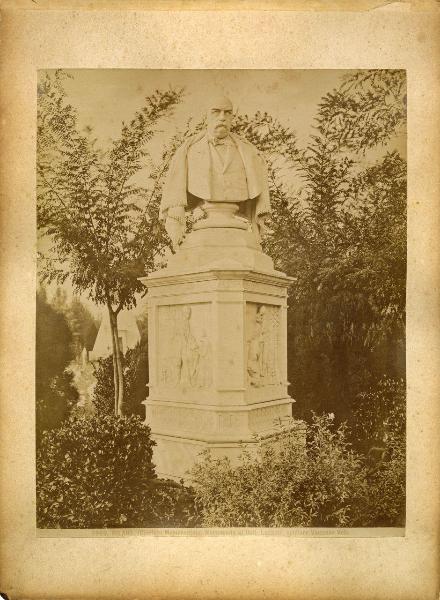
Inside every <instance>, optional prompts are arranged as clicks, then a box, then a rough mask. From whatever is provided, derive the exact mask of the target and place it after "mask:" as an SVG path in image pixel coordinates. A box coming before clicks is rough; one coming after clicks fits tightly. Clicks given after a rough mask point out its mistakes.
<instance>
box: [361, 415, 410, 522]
mask: <svg viewBox="0 0 440 600" xmlns="http://www.w3.org/2000/svg"><path fill="white" fill-rule="evenodd" d="M383 446H384V447H383V449H382V451H381V454H380V457H379V459H378V460H377V459H376V460H375V461H370V462H373V464H372V466H371V467H370V469H369V472H368V476H367V481H368V496H367V505H366V507H365V508H364V510H363V523H362V524H363V525H365V526H369V527H374V526H375V527H380V526H382V527H384V526H387V527H403V526H404V525H405V500H406V495H405V486H406V440H405V407H404V404H397V405H396V406H394V408H393V409H392V411H391V413H390V415H389V416H388V417H387V418H386V419H385V421H384V440H383Z"/></svg>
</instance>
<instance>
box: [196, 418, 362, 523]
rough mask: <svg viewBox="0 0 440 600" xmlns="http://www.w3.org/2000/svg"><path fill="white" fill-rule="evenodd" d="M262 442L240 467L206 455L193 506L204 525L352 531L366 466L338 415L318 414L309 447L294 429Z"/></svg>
mask: <svg viewBox="0 0 440 600" xmlns="http://www.w3.org/2000/svg"><path fill="white" fill-rule="evenodd" d="M277 437H278V440H277V442H276V443H270V444H264V442H263V441H260V442H259V444H258V448H257V451H256V453H255V455H253V454H252V453H251V452H249V451H244V452H243V454H242V456H241V460H240V462H239V464H238V466H236V467H233V466H232V465H231V463H230V461H229V459H227V458H224V459H213V458H212V457H211V456H210V454H209V452H206V453H205V454H204V456H203V460H202V461H201V462H200V463H199V464H197V465H196V466H195V467H194V469H193V471H192V476H193V481H194V489H195V495H196V503H197V505H198V506H199V510H200V512H201V515H202V522H203V525H204V526H207V527H298V526H319V525H326V526H348V525H350V524H351V523H352V522H354V521H356V520H357V518H358V511H359V506H360V504H361V501H362V499H363V498H364V497H365V492H366V480H365V467H364V465H363V461H362V459H361V457H360V456H359V455H357V454H356V453H355V452H354V451H353V450H351V449H350V447H349V443H348V442H347V441H346V429H345V426H340V427H339V428H337V429H336V428H335V426H334V425H333V416H332V415H327V416H322V417H317V416H314V418H313V423H312V425H311V426H309V427H308V442H307V446H306V447H302V446H301V445H300V444H299V443H298V439H297V437H296V435H295V431H294V430H289V428H287V429H284V430H282V431H280V433H279V434H278V436H277Z"/></svg>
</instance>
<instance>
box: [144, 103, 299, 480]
mask: <svg viewBox="0 0 440 600" xmlns="http://www.w3.org/2000/svg"><path fill="white" fill-rule="evenodd" d="M232 110H233V107H232V103H231V101H230V100H229V99H228V98H225V97H222V96H218V97H215V98H213V99H212V100H211V101H210V102H209V106H208V110H207V129H206V131H204V132H202V133H200V134H197V135H195V136H192V137H190V138H189V139H188V140H187V141H185V142H184V143H183V145H182V146H181V147H180V148H178V150H177V151H176V153H175V155H174V157H173V159H172V161H171V163H170V167H169V171H168V175H167V180H166V183H165V185H164V189H163V195H162V202H161V207H160V211H161V218H162V219H163V220H164V221H165V227H166V230H167V232H168V235H169V237H170V239H171V241H172V244H173V248H174V250H175V254H173V255H172V256H171V257H170V259H169V260H168V264H167V266H166V268H165V269H162V270H160V271H156V272H154V273H152V274H150V275H149V276H148V277H145V278H143V279H142V281H143V282H144V284H145V285H146V286H147V288H148V328H149V329H148V332H149V340H148V343H149V368H150V373H149V387H150V394H149V397H148V399H147V400H146V402H145V404H146V423H147V424H148V425H149V426H150V427H151V431H152V437H153V438H154V439H155V441H156V443H157V446H156V448H155V450H154V458H153V462H154V463H155V464H156V470H157V472H158V474H159V476H162V477H172V478H176V479H179V478H184V479H188V477H189V476H188V471H189V470H190V469H191V467H192V466H193V464H194V463H195V461H196V460H197V457H198V455H199V454H200V452H201V451H202V450H203V449H205V448H209V449H210V450H211V451H212V453H213V454H214V455H215V456H218V457H222V456H228V457H230V459H231V460H232V461H234V460H236V459H237V457H238V456H239V455H240V453H241V452H242V450H243V446H244V445H247V447H252V444H254V445H255V443H256V436H259V437H260V438H262V439H264V440H267V441H268V442H270V440H271V437H273V434H274V431H275V429H274V426H275V423H276V422H277V421H279V420H283V418H286V417H290V416H291V409H292V402H293V400H292V399H291V398H290V397H289V395H288V393H287V386H288V381H287V356H286V346H287V343H286V342H287V341H286V331H287V323H286V309H287V287H288V284H289V278H288V277H287V276H286V275H285V274H284V273H281V272H279V271H276V270H275V269H274V266H273V261H272V259H271V258H270V257H269V256H268V255H266V254H264V253H263V251H262V248H261V243H260V242H261V237H262V236H264V233H265V219H266V217H267V216H268V215H269V214H270V198H269V187H268V181H267V171H266V166H265V162H264V158H263V156H262V155H261V154H260V152H259V151H258V149H257V148H256V147H255V146H253V145H252V144H250V143H249V142H248V141H246V140H244V139H242V138H241V137H239V136H237V135H234V134H233V133H231V122H232V118H233V112H232ZM194 210H197V211H198V212H199V214H200V215H201V218H199V219H198V220H197V221H196V222H195V224H194V225H193V227H192V231H191V232H190V233H188V234H186V225H187V223H186V221H187V215H188V212H189V211H194ZM298 429H299V432H298V435H299V436H300V437H301V435H303V430H302V429H301V425H300V424H298Z"/></svg>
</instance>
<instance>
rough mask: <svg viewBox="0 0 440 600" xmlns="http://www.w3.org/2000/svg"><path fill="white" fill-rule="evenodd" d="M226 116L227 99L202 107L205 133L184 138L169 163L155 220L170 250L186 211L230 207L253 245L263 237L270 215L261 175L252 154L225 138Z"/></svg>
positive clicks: (264, 176) (229, 113)
mask: <svg viewBox="0 0 440 600" xmlns="http://www.w3.org/2000/svg"><path fill="white" fill-rule="evenodd" d="M232 110H233V107H232V103H231V101H230V100H229V99H228V98H226V97H224V96H216V97H214V98H213V99H212V100H211V101H210V102H209V103H208V108H207V114H206V122H207V128H206V130H205V131H203V132H201V133H199V134H196V135H193V136H191V137H190V138H188V139H187V140H186V141H185V142H184V143H183V144H182V145H181V146H180V147H179V148H178V149H177V151H176V153H175V154H174V157H173V159H172V160H171V163H170V167H169V171H168V174H167V178H166V181H165V184H164V188H163V194H162V201H161V206H160V216H161V218H162V219H163V220H165V228H166V230H167V232H168V235H169V236H170V239H171V241H172V243H173V247H174V249H176V248H177V247H178V246H179V244H180V242H181V241H182V240H183V238H184V236H185V230H186V211H188V210H192V209H194V208H197V207H200V208H201V209H202V210H203V211H205V210H206V211H207V210H208V208H211V209H212V208H213V207H214V210H215V207H219V206H226V208H227V204H228V203H229V204H230V205H236V206H237V207H238V208H237V217H238V218H241V221H242V222H245V223H247V225H245V226H244V227H247V226H248V227H249V228H250V229H252V231H253V232H254V234H255V236H256V237H257V239H259V238H260V234H262V233H264V219H265V217H266V216H267V215H268V214H269V213H270V200H269V188H268V181H267V169H266V166H265V162H264V159H263V157H262V155H261V154H260V152H259V151H258V149H257V148H256V147H255V146H254V145H252V144H251V143H249V142H248V141H247V140H244V139H243V138H241V137H239V136H237V135H235V134H233V133H231V123H232V118H233V113H232ZM205 214H206V213H205ZM217 226H220V225H217ZM226 226H227V225H226Z"/></svg>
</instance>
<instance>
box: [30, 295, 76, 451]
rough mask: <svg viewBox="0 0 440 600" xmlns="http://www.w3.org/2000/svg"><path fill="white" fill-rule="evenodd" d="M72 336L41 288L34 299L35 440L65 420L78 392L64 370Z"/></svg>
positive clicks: (67, 360) (69, 358)
mask: <svg viewBox="0 0 440 600" xmlns="http://www.w3.org/2000/svg"><path fill="white" fill-rule="evenodd" d="M71 343H72V334H71V332H70V330H69V326H68V324H67V321H66V318H65V317H64V315H62V314H60V313H59V312H58V311H57V310H55V308H54V307H53V306H51V305H50V304H49V303H48V301H47V298H46V293H45V291H44V289H40V290H39V291H38V292H37V298H36V338H35V408H36V440H37V446H38V445H39V444H40V441H41V437H42V435H43V432H44V431H49V430H51V429H55V428H57V427H59V426H60V425H61V423H62V422H63V421H65V420H66V419H67V418H68V417H69V414H70V411H71V410H72V408H73V406H74V405H75V403H76V402H77V401H78V392H77V390H76V389H75V386H74V382H73V377H72V374H71V373H69V372H68V371H67V367H68V365H69V363H70V361H71V360H72V358H73V354H72V352H71V349H70V347H71Z"/></svg>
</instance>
